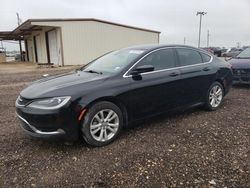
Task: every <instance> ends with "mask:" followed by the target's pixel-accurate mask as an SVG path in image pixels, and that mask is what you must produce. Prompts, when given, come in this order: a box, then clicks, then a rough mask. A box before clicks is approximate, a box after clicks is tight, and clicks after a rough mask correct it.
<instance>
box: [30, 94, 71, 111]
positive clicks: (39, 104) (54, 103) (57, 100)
mask: <svg viewBox="0 0 250 188" xmlns="http://www.w3.org/2000/svg"><path fill="white" fill-rule="evenodd" d="M70 98H71V97H68V96H67V97H53V98H48V99H40V100H36V101H33V102H32V103H30V104H29V105H28V106H27V107H30V108H37V109H44V110H55V109H58V108H61V107H62V106H64V105H65V104H66V103H67V102H68V101H69V100H70Z"/></svg>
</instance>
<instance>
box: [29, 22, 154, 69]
mask: <svg viewBox="0 0 250 188" xmlns="http://www.w3.org/2000/svg"><path fill="white" fill-rule="evenodd" d="M32 24H33V25H44V26H55V27H61V31H62V43H63V54H64V65H76V64H86V63H88V62H89V61H91V60H93V59H95V58H96V57H98V56H100V55H102V54H104V53H107V52H109V51H112V50H116V49H120V48H123V47H128V46H132V45H139V44H151V43H158V42H159V41H158V40H159V34H158V33H153V32H148V31H142V30H137V29H132V28H126V27H121V26H116V25H112V24H107V23H101V22H95V21H61V22H32Z"/></svg>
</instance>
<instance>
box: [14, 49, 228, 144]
mask: <svg viewBox="0 0 250 188" xmlns="http://www.w3.org/2000/svg"><path fill="white" fill-rule="evenodd" d="M123 51H125V52H126V54H129V57H130V55H131V54H132V55H133V58H132V60H129V61H128V62H127V64H126V65H124V66H123V65H119V66H117V67H115V68H114V70H115V71H114V72H115V73H112V74H109V73H105V71H104V72H100V70H90V69H89V67H91V66H94V65H95V63H96V61H98V60H99V59H100V60H99V61H102V60H103V61H105V57H106V56H107V55H106V56H105V55H104V56H103V57H101V58H99V59H97V60H94V61H93V62H91V63H89V64H88V65H86V66H84V67H83V68H81V69H79V70H76V71H73V72H70V73H67V74H63V75H58V76H52V77H48V78H45V79H41V80H39V81H36V82H34V83H32V84H31V85H30V86H28V87H27V88H26V89H24V90H23V91H22V92H21V93H20V96H19V97H18V99H17V101H16V113H17V116H18V117H19V119H20V120H21V124H22V128H23V129H24V130H25V131H26V132H27V133H28V134H30V135H32V136H36V137H45V138H48V137H63V138H64V139H66V140H70V141H73V140H76V139H78V137H79V135H81V134H83V135H86V134H87V133H85V132H83V133H82V131H81V130H83V129H84V126H86V125H84V123H83V122H85V121H89V116H91V113H92V111H94V110H92V108H93V106H95V104H96V103H100V102H102V101H108V102H109V103H112V104H114V105H115V106H117V107H118V108H119V111H120V112H121V113H120V114H122V117H120V116H119V117H120V118H119V119H118V120H119V122H120V124H121V123H122V124H123V126H126V125H128V124H129V123H131V122H133V121H136V120H140V119H143V118H146V117H150V116H153V115H157V114H160V113H163V112H167V111H169V110H173V109H176V108H182V107H188V106H193V105H200V104H206V103H207V100H208V99H207V98H208V96H209V94H208V92H209V89H210V88H211V86H213V84H214V83H217V85H219V86H221V89H222V90H223V96H224V95H226V94H227V93H228V91H229V89H230V87H231V84H232V71H231V68H230V65H229V64H228V63H227V62H225V61H222V60H220V59H218V58H216V57H215V56H212V55H211V54H209V53H207V52H206V51H204V50H200V49H197V48H193V47H189V46H179V45H168V46H166V45H149V46H137V47H131V48H126V49H122V50H120V51H117V52H116V51H115V52H112V53H118V54H119V53H121V54H122V55H123ZM125 52H124V53H125ZM119 58H120V56H119ZM164 58H165V59H164ZM117 61H118V59H117ZM98 63H100V62H98ZM98 63H96V64H98ZM101 63H103V64H105V63H104V62H101ZM108 63H109V62H107V64H108ZM165 63H166V64H165ZM151 64H153V65H151ZM100 65H101V64H100ZM100 65H99V64H98V66H100ZM121 67H122V68H121ZM97 69H98V67H97ZM116 69H119V70H118V71H117V70H116ZM103 70H105V69H103ZM112 71H113V69H112ZM221 95H222V94H221ZM60 97H61V98H60ZM67 97H68V98H67ZM46 99H48V100H46ZM37 101H38V102H37ZM39 101H40V102H39ZM41 101H42V102H41ZM65 101H66V102H65ZM62 103H63V104H62ZM57 104H59V105H61V104H62V105H61V106H60V108H53V105H57ZM39 105H41V106H43V105H45V106H46V105H47V106H46V108H44V107H39ZM103 105H104V106H105V104H103ZM100 106H101V105H99V106H98V105H97V108H101V107H100ZM216 107H217V106H216ZM105 108H107V107H105ZM113 109H114V111H115V112H116V109H115V108H113ZM211 109H215V108H212V107H211ZM85 113H87V115H86V114H85ZM117 114H118V115H119V112H117ZM98 118H99V116H98ZM121 121H122V122H121ZM102 128H103V127H102ZM100 134H102V133H100ZM103 134H104V133H103ZM84 138H86V137H84ZM88 139H89V138H86V139H85V140H88ZM91 144H92V145H98V144H93V143H91Z"/></svg>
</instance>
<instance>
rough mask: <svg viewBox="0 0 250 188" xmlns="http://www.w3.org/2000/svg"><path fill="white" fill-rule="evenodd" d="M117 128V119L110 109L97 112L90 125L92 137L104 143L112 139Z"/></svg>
mask: <svg viewBox="0 0 250 188" xmlns="http://www.w3.org/2000/svg"><path fill="white" fill-rule="evenodd" d="M118 128H119V117H118V115H117V114H116V113H115V112H114V111H113V110H111V109H104V110H100V111H99V112H97V113H96V114H95V115H94V117H93V119H92V120H91V124H90V133H91V135H92V137H93V138H94V139H95V140H96V141H99V142H106V141H108V140H110V139H111V138H113V137H114V136H115V135H116V133H117V131H118Z"/></svg>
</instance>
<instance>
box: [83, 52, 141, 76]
mask: <svg viewBox="0 0 250 188" xmlns="http://www.w3.org/2000/svg"><path fill="white" fill-rule="evenodd" d="M143 52H144V50H138V49H123V50H118V51H114V52H111V53H108V54H106V55H104V56H101V57H100V58H98V59H96V60H94V61H93V62H91V63H89V64H88V65H86V66H84V67H83V68H82V71H85V72H90V73H99V74H116V73H118V72H121V71H122V70H123V69H124V68H125V67H126V66H127V65H128V64H129V63H131V62H132V61H133V60H135V59H136V58H137V57H139V56H140V55H141V54H142V53H143Z"/></svg>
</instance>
